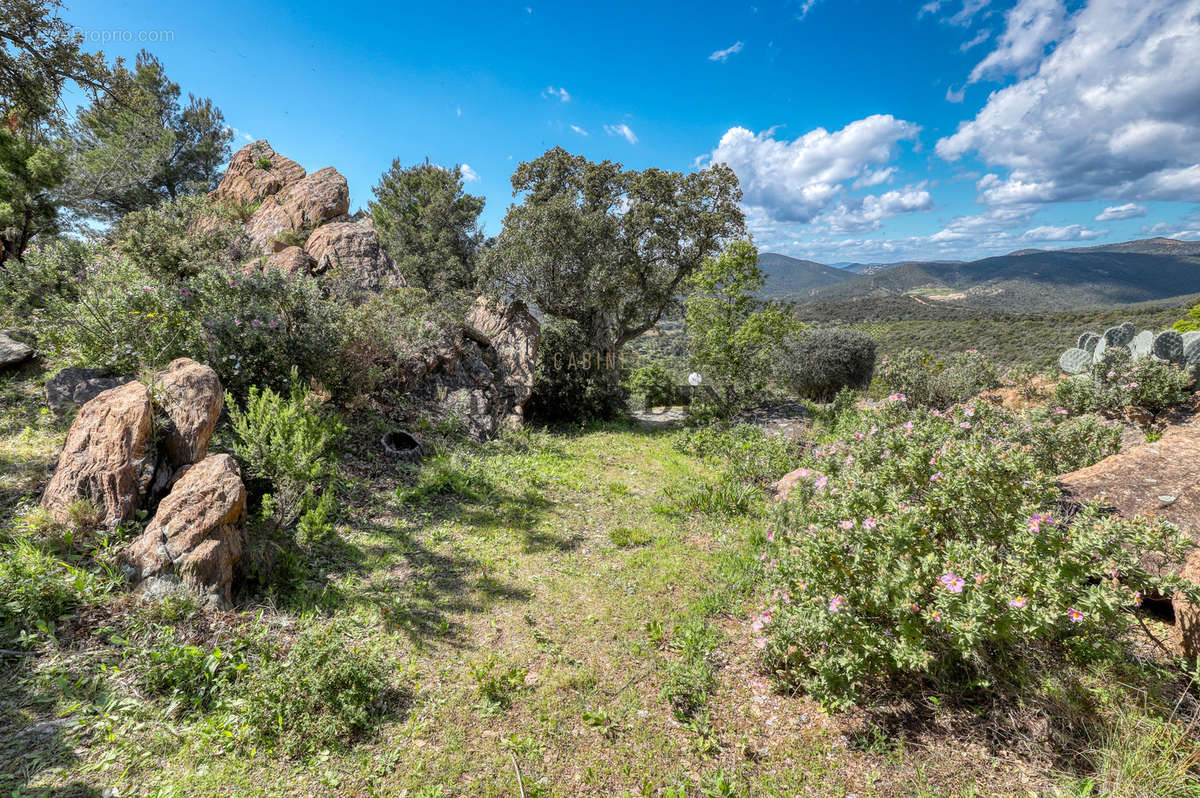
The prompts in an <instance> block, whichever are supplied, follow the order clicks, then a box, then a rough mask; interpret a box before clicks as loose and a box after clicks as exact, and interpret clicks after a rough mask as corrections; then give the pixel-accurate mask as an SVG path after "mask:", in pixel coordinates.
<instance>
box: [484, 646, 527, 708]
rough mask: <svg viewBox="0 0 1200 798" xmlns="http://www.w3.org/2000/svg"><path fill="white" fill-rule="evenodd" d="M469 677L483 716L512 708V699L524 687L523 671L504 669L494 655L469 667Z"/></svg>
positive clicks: (516, 668)
mask: <svg viewBox="0 0 1200 798" xmlns="http://www.w3.org/2000/svg"><path fill="white" fill-rule="evenodd" d="M471 676H472V677H473V678H474V679H475V686H476V689H477V690H478V691H479V698H480V709H481V710H482V711H483V713H484V714H485V715H495V714H499V713H500V712H503V711H504V710H506V709H508V708H509V707H511V706H512V702H513V698H514V697H515V696H516V694H517V693H518V692H519V691H520V690H521V689H523V688H524V687H525V669H524V668H518V667H510V668H506V667H504V666H503V664H501V662H500V660H499V659H497V657H496V655H495V654H489V655H488V657H487V659H485V660H484V661H483V662H479V663H473V664H472V665H471Z"/></svg>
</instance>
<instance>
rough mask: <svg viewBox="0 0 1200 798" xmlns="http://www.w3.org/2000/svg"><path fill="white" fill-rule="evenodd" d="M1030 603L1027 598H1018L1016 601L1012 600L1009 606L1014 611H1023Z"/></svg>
mask: <svg viewBox="0 0 1200 798" xmlns="http://www.w3.org/2000/svg"><path fill="white" fill-rule="evenodd" d="M1028 603H1029V599H1027V598H1025V597H1024V596H1017V597H1016V598H1015V599H1012V600H1011V601H1009V602H1008V606H1010V607H1012V608H1014V609H1018V610H1023V609H1025V605H1026V604H1028Z"/></svg>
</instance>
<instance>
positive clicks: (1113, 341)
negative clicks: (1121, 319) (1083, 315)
mask: <svg viewBox="0 0 1200 798" xmlns="http://www.w3.org/2000/svg"><path fill="white" fill-rule="evenodd" d="M1126 324H1128V322H1126ZM1133 333H1134V330H1133V325H1132V324H1130V325H1129V326H1128V327H1126V326H1125V325H1124V324H1122V325H1121V326H1120V327H1109V328H1108V329H1107V330H1105V331H1104V342H1105V343H1106V344H1108V345H1109V346H1124V345H1125V344H1127V343H1129V342H1130V341H1132V340H1133Z"/></svg>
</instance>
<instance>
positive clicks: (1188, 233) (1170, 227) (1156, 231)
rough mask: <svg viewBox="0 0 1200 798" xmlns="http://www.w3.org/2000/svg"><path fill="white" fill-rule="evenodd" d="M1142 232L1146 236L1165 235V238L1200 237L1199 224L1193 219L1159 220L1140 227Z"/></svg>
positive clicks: (1187, 238) (1186, 238)
mask: <svg viewBox="0 0 1200 798" xmlns="http://www.w3.org/2000/svg"><path fill="white" fill-rule="evenodd" d="M1142 233H1143V234H1144V235H1148V236H1165V237H1166V238H1180V239H1185V240H1191V239H1196V238H1200V226H1197V225H1196V223H1195V220H1193V221H1192V222H1190V223H1189V222H1187V221H1184V222H1159V223H1158V224H1155V225H1151V226H1145V227H1143V228H1142Z"/></svg>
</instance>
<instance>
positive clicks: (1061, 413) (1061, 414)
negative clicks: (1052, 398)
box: [1054, 407, 1067, 416]
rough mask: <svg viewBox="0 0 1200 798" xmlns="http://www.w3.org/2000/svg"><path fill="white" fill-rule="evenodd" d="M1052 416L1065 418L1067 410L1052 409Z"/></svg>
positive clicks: (1062, 408) (1061, 408)
mask: <svg viewBox="0 0 1200 798" xmlns="http://www.w3.org/2000/svg"><path fill="white" fill-rule="evenodd" d="M1054 414H1055V415H1056V416H1065V415H1066V414H1067V409H1066V408H1065V407H1056V408H1054Z"/></svg>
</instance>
